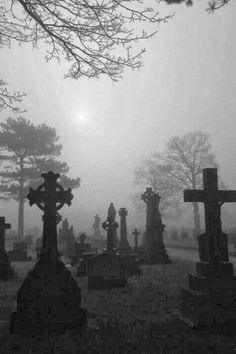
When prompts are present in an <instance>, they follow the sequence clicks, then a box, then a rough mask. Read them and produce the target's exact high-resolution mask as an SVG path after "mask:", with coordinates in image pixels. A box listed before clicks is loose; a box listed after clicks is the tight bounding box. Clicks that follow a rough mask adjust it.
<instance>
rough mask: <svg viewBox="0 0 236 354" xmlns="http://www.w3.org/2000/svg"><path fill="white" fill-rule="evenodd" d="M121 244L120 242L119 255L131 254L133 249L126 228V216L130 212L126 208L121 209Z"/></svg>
mask: <svg viewBox="0 0 236 354" xmlns="http://www.w3.org/2000/svg"><path fill="white" fill-rule="evenodd" d="M119 215H120V242H119V248H118V250H119V253H127V252H131V247H130V245H129V242H128V239H127V226H126V216H127V215H128V211H127V209H126V208H120V210H119Z"/></svg>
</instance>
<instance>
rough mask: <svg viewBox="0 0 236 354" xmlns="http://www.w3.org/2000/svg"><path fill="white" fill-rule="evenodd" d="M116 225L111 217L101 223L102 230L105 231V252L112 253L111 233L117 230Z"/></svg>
mask: <svg viewBox="0 0 236 354" xmlns="http://www.w3.org/2000/svg"><path fill="white" fill-rule="evenodd" d="M118 226H119V225H118V223H117V222H115V221H114V219H113V218H112V217H111V216H108V217H107V220H106V221H104V222H103V223H102V228H103V229H104V230H106V231H107V251H108V252H113V251H114V244H113V232H114V231H115V230H116V229H117V228H118Z"/></svg>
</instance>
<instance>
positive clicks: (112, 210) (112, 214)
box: [108, 203, 116, 220]
mask: <svg viewBox="0 0 236 354" xmlns="http://www.w3.org/2000/svg"><path fill="white" fill-rule="evenodd" d="M108 216H109V217H112V218H113V219H114V220H115V218H116V209H115V207H114V205H113V203H111V204H110V206H109V208H108Z"/></svg>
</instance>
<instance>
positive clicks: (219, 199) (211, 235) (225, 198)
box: [184, 168, 236, 265]
mask: <svg viewBox="0 0 236 354" xmlns="http://www.w3.org/2000/svg"><path fill="white" fill-rule="evenodd" d="M184 201H185V202H202V203H204V209H205V228H206V236H207V237H208V242H209V263H210V264H211V265H217V264H219V259H220V237H221V233H222V228H221V213H220V208H221V205H222V204H223V203H233V202H236V191H230V190H229V191H226V190H218V178H217V169H216V168H205V169H203V190H194V189H193V190H185V191H184Z"/></svg>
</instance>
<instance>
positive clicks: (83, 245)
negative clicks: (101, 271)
mask: <svg viewBox="0 0 236 354" xmlns="http://www.w3.org/2000/svg"><path fill="white" fill-rule="evenodd" d="M86 239H87V236H86V234H85V233H81V235H80V236H79V242H75V244H74V252H73V255H72V256H71V263H72V265H76V264H78V263H79V261H80V259H82V258H83V254H84V253H87V252H94V250H92V246H91V242H88V241H87V242H86Z"/></svg>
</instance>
